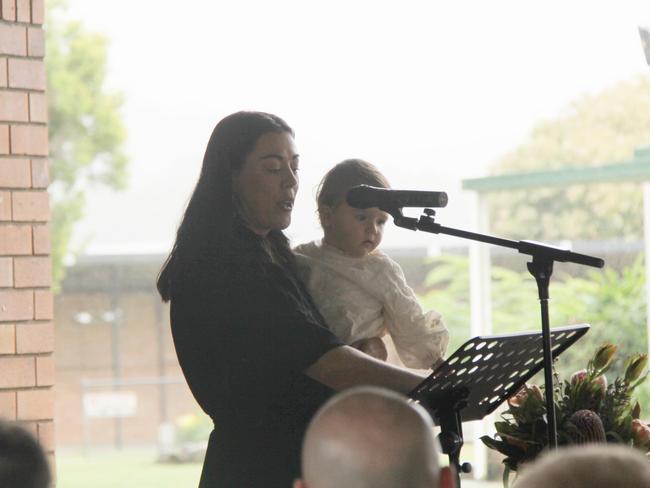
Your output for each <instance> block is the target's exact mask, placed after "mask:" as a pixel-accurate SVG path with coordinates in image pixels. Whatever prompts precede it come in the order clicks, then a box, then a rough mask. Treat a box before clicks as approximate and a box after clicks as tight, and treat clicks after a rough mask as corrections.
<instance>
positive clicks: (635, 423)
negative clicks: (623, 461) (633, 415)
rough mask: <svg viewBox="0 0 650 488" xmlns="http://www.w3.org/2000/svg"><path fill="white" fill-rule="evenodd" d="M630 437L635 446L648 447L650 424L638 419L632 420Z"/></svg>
mask: <svg viewBox="0 0 650 488" xmlns="http://www.w3.org/2000/svg"><path fill="white" fill-rule="evenodd" d="M632 439H633V440H634V445H635V446H637V447H645V448H646V449H649V448H650V426H648V425H647V424H644V423H643V422H642V421H640V420H639V419H634V420H632Z"/></svg>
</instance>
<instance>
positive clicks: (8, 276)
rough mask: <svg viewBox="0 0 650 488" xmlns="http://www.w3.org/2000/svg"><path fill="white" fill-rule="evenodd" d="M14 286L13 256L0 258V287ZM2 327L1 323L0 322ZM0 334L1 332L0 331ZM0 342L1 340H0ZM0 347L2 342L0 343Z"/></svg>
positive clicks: (0, 347)
mask: <svg viewBox="0 0 650 488" xmlns="http://www.w3.org/2000/svg"><path fill="white" fill-rule="evenodd" d="M13 286H14V260H13V258H0V287H9V288H11V287H13ZM0 327H2V324H0ZM0 335H2V332H0ZM0 342H1V341H0ZM0 349H2V344H0Z"/></svg>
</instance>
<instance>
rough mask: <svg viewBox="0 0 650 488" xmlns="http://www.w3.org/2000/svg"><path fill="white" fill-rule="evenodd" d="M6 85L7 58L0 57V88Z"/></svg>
mask: <svg viewBox="0 0 650 488" xmlns="http://www.w3.org/2000/svg"><path fill="white" fill-rule="evenodd" d="M6 86H7V58H2V57H0V88H4V87H6Z"/></svg>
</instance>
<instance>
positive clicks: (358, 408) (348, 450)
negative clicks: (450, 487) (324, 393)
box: [302, 387, 440, 488]
mask: <svg viewBox="0 0 650 488" xmlns="http://www.w3.org/2000/svg"><path fill="white" fill-rule="evenodd" d="M432 429H433V424H432V422H431V420H430V418H429V415H428V414H427V413H426V412H425V411H424V409H422V407H420V406H419V405H413V404H409V403H408V402H407V399H406V398H405V397H403V396H401V395H398V394H396V393H392V392H389V391H386V390H382V389H379V388H369V387H368V388H355V389H351V390H348V391H346V392H343V393H340V394H339V395H337V396H335V397H334V398H333V399H332V400H330V401H329V402H328V403H327V404H325V405H324V406H323V407H322V408H321V409H320V410H319V412H318V413H317V414H316V416H315V417H314V419H313V420H312V422H311V424H310V426H309V428H308V430H307V433H306V435H305V440H304V444H303V452H302V464H303V480H304V482H305V484H306V485H307V486H308V487H309V488H330V487H332V488H334V487H337V488H340V487H343V486H345V487H347V488H366V487H368V488H369V487H373V488H392V487H398V486H399V487H403V488H424V487H429V488H430V487H438V478H439V476H440V469H439V467H438V463H437V456H438V454H437V450H436V447H435V441H434V437H433V430H432Z"/></svg>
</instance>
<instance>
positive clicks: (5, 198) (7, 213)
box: [0, 191, 11, 248]
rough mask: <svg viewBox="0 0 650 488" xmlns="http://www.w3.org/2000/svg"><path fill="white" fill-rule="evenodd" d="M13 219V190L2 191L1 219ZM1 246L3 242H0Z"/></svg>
mask: <svg viewBox="0 0 650 488" xmlns="http://www.w3.org/2000/svg"><path fill="white" fill-rule="evenodd" d="M2 220H11V192H8V191H0V221H2ZM1 234H2V230H0V235H1ZM0 248H2V243H1V242H0Z"/></svg>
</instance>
